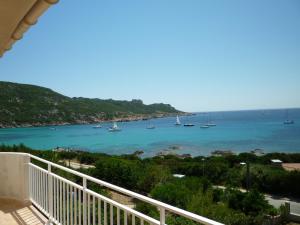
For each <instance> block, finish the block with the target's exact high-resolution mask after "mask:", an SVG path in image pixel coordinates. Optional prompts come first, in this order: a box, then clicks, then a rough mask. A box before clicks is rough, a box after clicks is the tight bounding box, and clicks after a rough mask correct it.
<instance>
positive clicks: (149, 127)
mask: <svg viewBox="0 0 300 225" xmlns="http://www.w3.org/2000/svg"><path fill="white" fill-rule="evenodd" d="M147 129H149V130H151V129H155V126H154V125H149V126H148V127H147Z"/></svg>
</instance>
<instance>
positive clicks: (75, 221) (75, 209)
mask: <svg viewBox="0 0 300 225" xmlns="http://www.w3.org/2000/svg"><path fill="white" fill-rule="evenodd" d="M74 224H75V225H77V224H78V223H77V188H76V187H74Z"/></svg>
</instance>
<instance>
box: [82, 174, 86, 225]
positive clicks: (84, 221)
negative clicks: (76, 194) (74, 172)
mask: <svg viewBox="0 0 300 225" xmlns="http://www.w3.org/2000/svg"><path fill="white" fill-rule="evenodd" d="M82 185H83V191H82V195H83V196H82V197H83V205H82V210H83V225H86V188H87V184H86V178H83V180H82Z"/></svg>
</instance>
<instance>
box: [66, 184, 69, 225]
mask: <svg viewBox="0 0 300 225" xmlns="http://www.w3.org/2000/svg"><path fill="white" fill-rule="evenodd" d="M66 188H67V225H69V224H70V215H69V207H70V204H69V184H66Z"/></svg>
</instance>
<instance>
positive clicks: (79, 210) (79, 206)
mask: <svg viewBox="0 0 300 225" xmlns="http://www.w3.org/2000/svg"><path fill="white" fill-rule="evenodd" d="M78 192H79V198H78V199H79V204H78V208H79V209H78V212H79V225H81V190H80V189H79V190H78Z"/></svg>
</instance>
